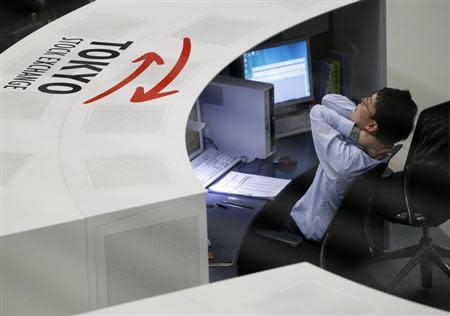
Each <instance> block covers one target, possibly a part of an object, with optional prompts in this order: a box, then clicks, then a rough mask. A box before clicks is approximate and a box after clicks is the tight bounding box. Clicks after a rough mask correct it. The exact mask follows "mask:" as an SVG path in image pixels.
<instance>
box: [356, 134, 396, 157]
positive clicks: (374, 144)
mask: <svg viewBox="0 0 450 316" xmlns="http://www.w3.org/2000/svg"><path fill="white" fill-rule="evenodd" d="M358 143H359V144H360V145H361V146H363V147H364V148H365V149H366V152H367V153H368V154H369V155H370V156H371V157H372V158H374V159H377V160H382V159H384V158H386V156H387V155H388V154H390V153H391V151H392V147H391V146H386V145H385V144H383V143H382V142H380V141H379V140H378V139H377V138H376V137H375V136H373V135H371V134H369V133H367V132H366V131H364V130H361V133H360V134H359V138H358Z"/></svg>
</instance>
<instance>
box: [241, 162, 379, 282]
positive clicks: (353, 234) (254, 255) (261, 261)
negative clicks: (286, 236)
mask: <svg viewBox="0 0 450 316" xmlns="http://www.w3.org/2000/svg"><path fill="white" fill-rule="evenodd" d="M386 166H387V163H382V164H379V165H378V166H376V167H375V168H373V169H371V170H369V171H368V172H366V173H365V174H363V175H361V176H360V177H359V178H357V179H356V180H355V182H354V183H353V184H352V185H351V187H350V189H349V190H348V192H347V194H346V195H345V197H344V200H343V202H342V203H341V205H340V207H339V209H338V211H337V213H336V216H335V217H334V219H333V220H332V222H331V223H330V225H329V227H328V229H327V233H326V235H325V238H324V240H323V242H322V243H311V242H308V241H304V242H303V243H302V244H301V245H299V246H293V245H292V244H290V243H289V242H283V241H280V240H277V239H275V238H271V237H270V234H268V231H269V230H271V229H274V230H276V229H277V228H276V227H270V226H268V225H269V224H270V223H273V220H272V218H271V214H267V213H270V211H275V212H276V211H277V210H276V209H275V210H270V211H267V212H264V211H262V212H260V213H259V214H258V216H257V217H256V218H255V219H254V220H253V222H252V223H251V225H250V227H249V228H248V229H247V232H246V233H245V235H244V238H243V240H242V242H241V246H240V249H239V256H238V274H239V275H242V274H248V273H253V272H258V271H262V270H267V269H270V268H275V267H278V266H283V265H288V264H293V263H297V262H302V261H307V262H309V263H312V264H315V265H317V266H319V265H321V266H322V267H324V268H327V269H330V270H332V269H331V265H330V264H328V263H333V265H335V264H336V262H338V261H339V262H348V261H350V262H353V263H355V262H357V260H356V258H366V257H368V256H369V255H370V254H369V252H368V248H369V246H368V244H369V243H368V241H367V236H366V233H365V231H364V221H365V219H366V217H367V214H368V212H367V210H368V208H370V207H371V203H372V201H373V194H374V190H373V189H374V187H375V186H376V185H377V184H378V182H379V181H380V179H381V176H382V175H383V173H384V172H385V170H386ZM314 174H315V169H314V170H310V171H309V172H308V173H307V174H305V177H304V178H310V179H312V178H313V177H314ZM295 181H297V180H295ZM295 181H293V182H291V183H290V184H289V185H288V187H286V189H285V190H284V191H283V192H282V193H281V194H283V197H282V198H283V200H285V205H283V208H284V209H285V208H287V209H289V210H290V209H291V208H292V206H293V205H294V204H295V202H296V201H297V200H298V198H299V197H298V193H296V192H298V191H299V190H304V191H306V189H307V187H306V188H305V187H300V188H298V186H297V183H296V182H295ZM374 222H375V221H374ZM379 222H380V223H382V221H381V220H380V221H379ZM375 226H376V225H375ZM378 228H379V229H375V230H376V231H377V233H376V234H372V235H371V236H381V235H382V227H381V226H378ZM261 232H263V233H261ZM381 238H382V237H381ZM375 239H376V238H375ZM325 262H327V263H325ZM346 266H347V267H348V265H346Z"/></svg>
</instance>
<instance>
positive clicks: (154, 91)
mask: <svg viewBox="0 0 450 316" xmlns="http://www.w3.org/2000/svg"><path fill="white" fill-rule="evenodd" d="M190 53H191V41H190V39H189V38H188V37H185V38H184V39H183V49H182V50H181V54H180V57H179V58H178V61H177V63H176V64H175V65H174V66H173V68H172V69H171V70H170V72H169V73H168V74H167V75H166V76H165V77H164V78H163V79H162V80H161V81H160V82H158V83H157V84H156V85H155V86H154V87H153V88H151V89H150V90H148V91H147V92H145V91H144V88H143V87H137V88H136V91H135V92H134V94H133V96H132V97H131V99H130V101H131V102H145V101H149V100H152V99H157V98H161V97H164V96H166V95H170V94H174V93H177V92H178V90H172V91H166V92H161V91H162V89H164V88H165V87H167V86H168V85H169V84H170V83H171V82H172V81H173V80H174V79H175V78H176V77H177V76H178V74H179V73H180V72H181V70H183V68H184V66H185V65H186V63H187V61H188V59H189V55H190ZM137 62H142V64H141V65H140V66H139V67H138V68H137V69H136V70H135V71H134V72H133V73H132V74H131V75H129V76H128V77H126V78H125V79H124V80H122V81H121V82H119V83H118V84H116V85H115V86H113V87H112V88H110V89H108V90H106V91H104V92H102V93H100V94H99V95H97V96H95V97H93V98H91V99H89V100H86V101H84V102H83V103H84V104H89V103H92V102H95V101H97V100H99V99H101V98H104V97H106V96H108V95H110V94H111V93H113V92H115V91H117V90H119V89H120V88H122V87H123V86H125V85H126V84H128V83H129V82H131V81H133V80H134V79H136V78H137V77H138V76H139V75H140V74H141V73H142V72H144V71H145V70H146V69H147V68H148V67H149V66H150V65H151V64H152V63H153V62H156V63H157V64H158V65H162V64H164V60H163V59H162V58H161V56H159V55H158V54H157V53H155V52H149V53H145V54H144V55H142V56H141V57H139V58H136V59H135V60H133V63H137Z"/></svg>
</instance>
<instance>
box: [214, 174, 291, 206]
mask: <svg viewBox="0 0 450 316" xmlns="http://www.w3.org/2000/svg"><path fill="white" fill-rule="evenodd" d="M290 181H291V180H286V179H277V178H271V177H264V176H257V175H253V174H247V173H241V172H235V171H231V172H230V173H228V174H227V175H226V176H225V177H223V179H222V180H220V181H219V182H218V183H216V184H214V185H213V186H211V187H209V190H210V191H213V192H217V193H227V194H236V195H245V196H253V197H260V198H268V199H271V198H274V197H275V196H277V195H278V193H280V192H281V190H283V189H284V187H286V185H287V184H288V183H289V182H290Z"/></svg>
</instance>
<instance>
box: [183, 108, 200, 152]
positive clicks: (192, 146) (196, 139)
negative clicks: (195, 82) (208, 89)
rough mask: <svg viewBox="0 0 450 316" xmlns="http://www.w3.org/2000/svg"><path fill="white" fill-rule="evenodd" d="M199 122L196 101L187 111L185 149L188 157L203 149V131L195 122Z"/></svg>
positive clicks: (198, 110) (198, 109)
mask: <svg viewBox="0 0 450 316" xmlns="http://www.w3.org/2000/svg"><path fill="white" fill-rule="evenodd" d="M196 122H200V108H199V103H198V102H196V103H195V104H194V106H193V107H192V109H191V112H190V113H189V118H188V126H187V128H186V149H187V152H188V156H189V159H191V160H192V159H193V158H195V157H196V156H198V155H199V154H200V153H201V152H202V151H203V150H204V145H203V132H202V130H201V128H199V127H198V126H197V124H195V123H196Z"/></svg>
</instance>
